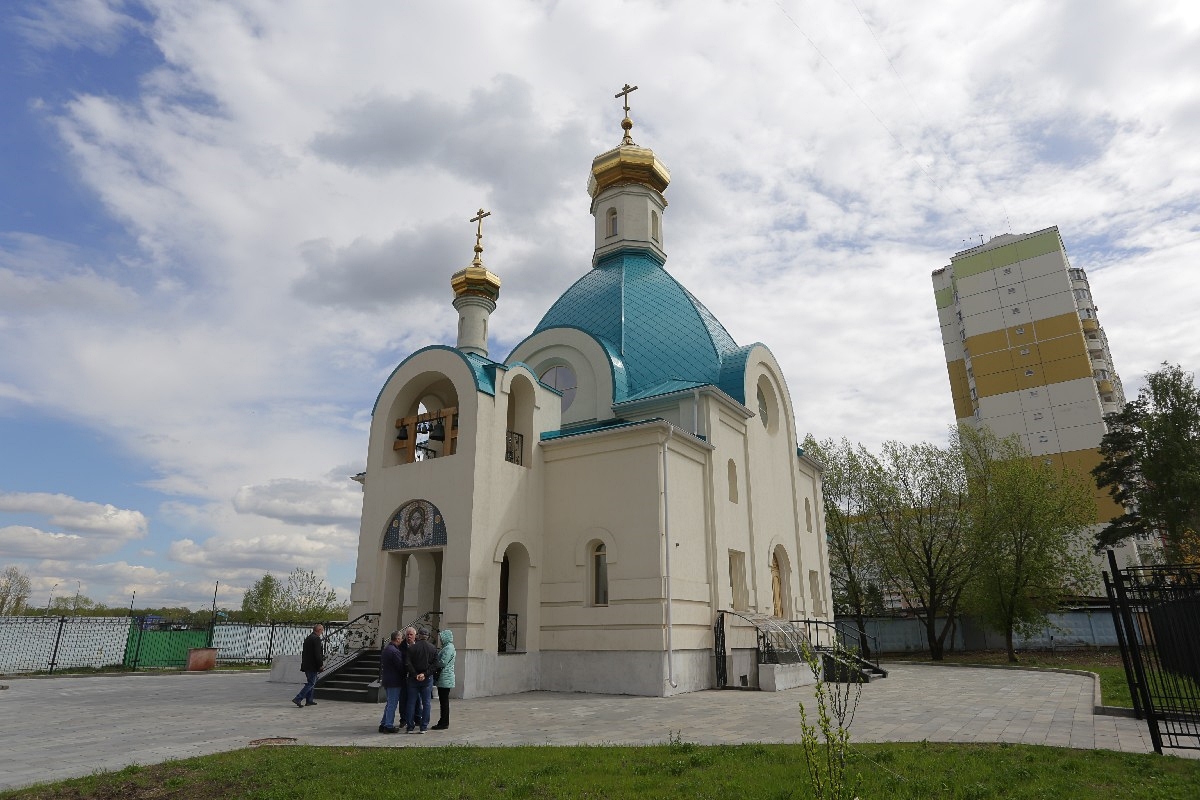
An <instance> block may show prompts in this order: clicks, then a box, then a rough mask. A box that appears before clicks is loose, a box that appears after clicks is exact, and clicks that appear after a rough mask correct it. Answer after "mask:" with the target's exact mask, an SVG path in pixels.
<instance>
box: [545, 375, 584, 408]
mask: <svg viewBox="0 0 1200 800" xmlns="http://www.w3.org/2000/svg"><path fill="white" fill-rule="evenodd" d="M538 380H540V381H541V382H542V383H544V384H546V385H547V386H549V387H550V388H551V389H557V390H558V391H560V392H562V410H563V411H566V410H567V409H568V408H570V407H571V403H573V402H575V390H576V389H578V388H579V380H578V379H577V378H576V377H575V372H574V370H572V369H571V368H570V367H568V366H566V365H565V364H559V365H557V366H553V367H551V368H550V369H548V370H546V371H545V372H543V373H542V375H541V377H540V378H539V379H538Z"/></svg>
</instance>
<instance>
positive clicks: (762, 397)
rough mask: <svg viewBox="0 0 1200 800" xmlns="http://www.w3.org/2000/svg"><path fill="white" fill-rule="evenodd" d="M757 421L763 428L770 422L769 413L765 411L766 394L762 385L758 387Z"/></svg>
mask: <svg viewBox="0 0 1200 800" xmlns="http://www.w3.org/2000/svg"><path fill="white" fill-rule="evenodd" d="M758 421H759V422H761V423H762V426H763V427H764V428H765V427H767V426H768V425H769V424H770V422H771V420H770V415H769V414H768V413H767V395H766V394H765V393H764V392H763V388H762V386H759V387H758Z"/></svg>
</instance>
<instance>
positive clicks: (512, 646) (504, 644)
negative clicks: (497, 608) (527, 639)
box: [498, 614, 517, 653]
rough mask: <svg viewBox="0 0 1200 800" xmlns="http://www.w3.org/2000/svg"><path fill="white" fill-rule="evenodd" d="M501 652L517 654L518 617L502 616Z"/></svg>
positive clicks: (500, 630)
mask: <svg viewBox="0 0 1200 800" xmlns="http://www.w3.org/2000/svg"><path fill="white" fill-rule="evenodd" d="M498 638H499V640H500V641H499V652H501V653H515V652H517V615H516V614H501V615H500V629H499V637H498Z"/></svg>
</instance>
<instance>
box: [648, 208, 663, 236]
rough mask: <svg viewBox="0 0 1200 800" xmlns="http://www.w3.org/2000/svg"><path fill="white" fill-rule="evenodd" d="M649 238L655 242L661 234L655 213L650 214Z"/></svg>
mask: <svg viewBox="0 0 1200 800" xmlns="http://www.w3.org/2000/svg"><path fill="white" fill-rule="evenodd" d="M650 238H651V239H653V240H654V241H656V242H657V241H659V240H660V239H661V238H662V233H661V232H660V231H659V224H658V212H657V211H651V212H650Z"/></svg>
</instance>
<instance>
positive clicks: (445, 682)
mask: <svg viewBox="0 0 1200 800" xmlns="http://www.w3.org/2000/svg"><path fill="white" fill-rule="evenodd" d="M438 641H439V642H441V645H442V646H441V649H440V650H438V656H437V665H438V676H437V681H435V682H434V685H435V686H437V690H438V705H439V707H440V709H441V714H440V715H439V717H438V721H437V724H436V725H434V726H433V728H432V730H435V731H444V730H446V728H449V727H450V690H451V689H453V688H454V634H453V633H452V632H451V631H449V630H444V631H442V632H441V634H439V635H438Z"/></svg>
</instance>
